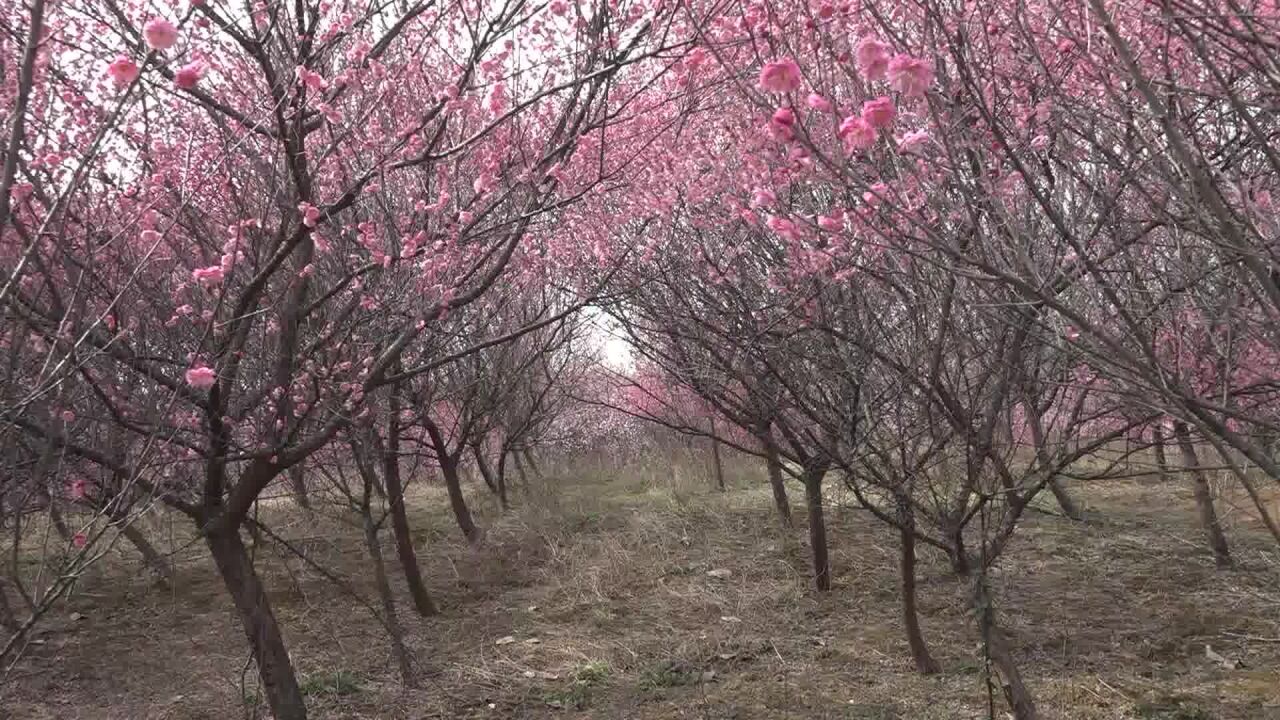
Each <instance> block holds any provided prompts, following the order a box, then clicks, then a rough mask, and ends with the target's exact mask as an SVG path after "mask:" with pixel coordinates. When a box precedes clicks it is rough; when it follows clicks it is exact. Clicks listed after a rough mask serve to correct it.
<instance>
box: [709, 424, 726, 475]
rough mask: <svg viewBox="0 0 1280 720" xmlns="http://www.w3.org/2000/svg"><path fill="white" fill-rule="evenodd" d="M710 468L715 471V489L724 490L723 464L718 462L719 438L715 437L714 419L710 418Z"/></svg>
mask: <svg viewBox="0 0 1280 720" xmlns="http://www.w3.org/2000/svg"><path fill="white" fill-rule="evenodd" d="M711 469H712V471H713V472H714V473H715V481H716V489H717V490H719V491H720V492H724V465H723V464H722V463H721V462H720V440H719V438H717V437H716V421H715V418H712V419H711Z"/></svg>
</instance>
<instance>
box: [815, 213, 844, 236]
mask: <svg viewBox="0 0 1280 720" xmlns="http://www.w3.org/2000/svg"><path fill="white" fill-rule="evenodd" d="M818 227H820V228H822V229H823V230H827V231H829V232H839V231H840V230H843V229H844V211H843V210H841V209H839V208H836V209H835V210H832V211H831V213H830V214H829V215H819V216H818Z"/></svg>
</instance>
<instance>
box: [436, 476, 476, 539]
mask: <svg viewBox="0 0 1280 720" xmlns="http://www.w3.org/2000/svg"><path fill="white" fill-rule="evenodd" d="M440 473H441V474H442V475H444V486H445V488H446V489H447V490H448V491H449V507H450V508H452V509H453V517H454V519H456V520H457V521H458V528H459V529H460V530H462V534H463V535H465V536H467V542H469V543H471V544H473V545H474V544H477V543H479V542H480V541H481V540H482V539H484V532H483V531H482V530H481V529H480V528H479V527H477V526H476V523H475V521H474V520H472V519H471V510H469V509H468V508H467V499H466V497H464V496H463V494H462V479H461V478H459V477H458V460H457V458H454V457H449V456H448V455H442V456H441V457H440Z"/></svg>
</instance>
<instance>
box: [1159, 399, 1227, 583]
mask: <svg viewBox="0 0 1280 720" xmlns="http://www.w3.org/2000/svg"><path fill="white" fill-rule="evenodd" d="M1173 435H1174V437H1175V438H1177V440H1178V448H1179V449H1180V450H1181V451H1182V461H1183V464H1184V465H1186V467H1187V470H1188V471H1190V472H1191V482H1192V489H1193V490H1194V492H1195V496H1196V507H1197V509H1198V510H1199V511H1200V524H1201V525H1202V526H1203V527H1204V531H1205V535H1207V536H1208V539H1209V547H1210V548H1211V549H1212V550H1213V561H1214V563H1215V564H1217V566H1218V567H1220V568H1226V567H1231V551H1230V550H1229V549H1228V547H1227V536H1226V535H1225V534H1223V532H1222V525H1221V523H1219V522H1218V513H1217V511H1216V510H1214V508H1213V494H1212V493H1211V492H1210V491H1209V481H1208V479H1207V478H1206V477H1205V473H1204V469H1203V468H1201V467H1200V458H1199V457H1198V456H1197V455H1196V448H1195V446H1194V445H1192V444H1191V433H1190V432H1189V431H1188V429H1187V425H1186V423H1184V422H1182V421H1181V420H1178V421H1175V422H1174V424H1173Z"/></svg>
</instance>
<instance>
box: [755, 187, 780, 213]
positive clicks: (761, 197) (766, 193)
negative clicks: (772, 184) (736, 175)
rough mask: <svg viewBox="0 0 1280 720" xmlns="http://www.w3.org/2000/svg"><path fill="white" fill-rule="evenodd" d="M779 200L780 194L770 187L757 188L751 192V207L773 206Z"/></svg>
mask: <svg viewBox="0 0 1280 720" xmlns="http://www.w3.org/2000/svg"><path fill="white" fill-rule="evenodd" d="M776 202H778V196H777V195H775V194H774V193H773V191H772V190H770V189H769V188H756V189H755V190H753V191H752V192H751V207H754V208H762V207H773V205H774V203H776Z"/></svg>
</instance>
